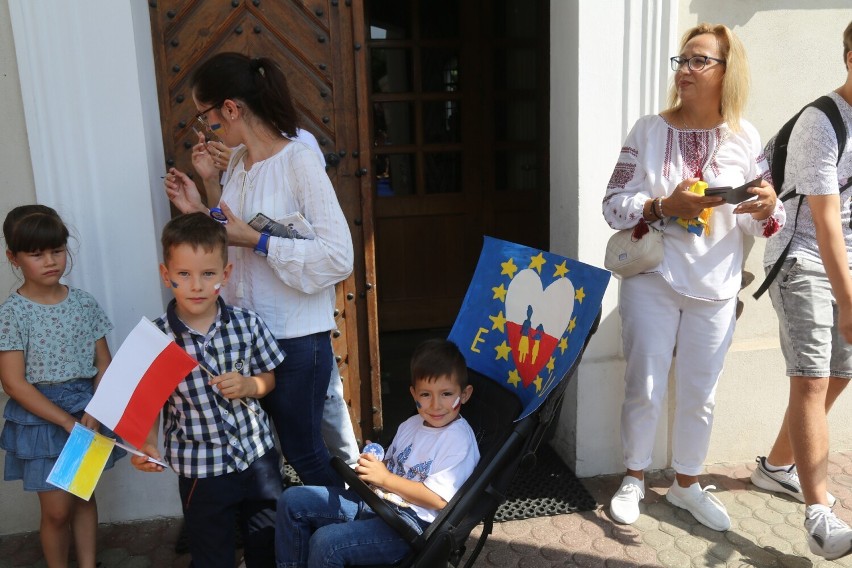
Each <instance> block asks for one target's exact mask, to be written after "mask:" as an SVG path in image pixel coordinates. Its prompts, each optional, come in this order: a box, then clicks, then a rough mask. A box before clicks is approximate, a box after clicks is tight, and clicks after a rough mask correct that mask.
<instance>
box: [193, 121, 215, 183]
mask: <svg viewBox="0 0 852 568" xmlns="http://www.w3.org/2000/svg"><path fill="white" fill-rule="evenodd" d="M196 134H197V136H198V141H197V142H196V143H195V146H193V147H192V167H193V168H195V171H196V173H198V175H200V176H201V179H203V180H214V179H215V180H216V183H219V168H217V167H216V161H215V159H214V158H213V155H214V154H215V153H216V152H215V151H214V152H213V153H210V151H208V148H207V145H208V144H212V142H210V143H208V142H207V139H206V138H204V134H202V133H201V132H196Z"/></svg>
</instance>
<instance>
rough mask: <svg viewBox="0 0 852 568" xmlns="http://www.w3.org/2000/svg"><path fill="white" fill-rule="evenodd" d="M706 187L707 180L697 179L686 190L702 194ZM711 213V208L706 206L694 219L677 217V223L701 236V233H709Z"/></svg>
mask: <svg viewBox="0 0 852 568" xmlns="http://www.w3.org/2000/svg"><path fill="white" fill-rule="evenodd" d="M706 189H707V182H705V181H701V180H698V181H697V182H695V183H693V184H692V185H691V186H690V187H689V190H688V191H691V192H692V193H695V194H696V195H701V196H702V197H703V196H704V190H706ZM712 214H713V208H712V207H707V208H705V209H704V210H703V211H701V214H699V215H698V217H696V218H694V219H684V218H683V217H678V219H677V224H678V225H680V226H682V227H684V228H685V229H686V230H687V231H689V232H690V233H692V234H694V235H697V236H699V237H700V236H701V233H704V234H705V235H709V234H710V216H711V215H712Z"/></svg>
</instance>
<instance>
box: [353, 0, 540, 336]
mask: <svg viewBox="0 0 852 568" xmlns="http://www.w3.org/2000/svg"><path fill="white" fill-rule="evenodd" d="M366 10H367V14H366V21H365V25H366V26H367V29H366V30H365V35H367V37H368V38H369V39H368V42H367V45H368V48H369V53H368V56H369V61H370V72H371V78H370V85H369V87H370V102H371V107H370V110H371V111H372V112H371V117H370V121H371V132H372V136H373V164H372V166H373V167H372V171H371V183H372V185H373V191H374V193H375V195H376V200H375V216H376V234H377V240H376V246H377V265H378V270H379V273H378V274H379V288H378V300H379V320H380V328H381V330H382V331H392V330H401V329H416V328H432V327H444V326H449V325H450V324H452V322H453V321H454V320H455V317H456V314H457V313H458V311H459V308H460V306H461V302H462V299H463V295H464V293H465V290H466V289H467V286H468V283H469V282H470V277H471V276H472V274H473V270H474V268H475V264H476V260H477V258H478V256H479V251H480V249H481V246H482V237H483V235H490V236H494V237H498V238H503V239H506V240H511V241H514V242H518V243H522V244H525V245H529V246H533V247H538V248H544V249H546V248H548V239H549V193H550V184H549V161H548V153H549V143H548V142H549V125H548V121H549V100H550V99H549V61H548V52H549V8H548V2H547V0H408V1H405V2H402V1H399V0H366Z"/></svg>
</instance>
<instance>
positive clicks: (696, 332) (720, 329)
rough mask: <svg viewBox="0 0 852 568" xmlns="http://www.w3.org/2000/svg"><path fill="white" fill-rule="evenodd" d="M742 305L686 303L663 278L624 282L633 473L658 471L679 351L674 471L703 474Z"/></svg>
mask: <svg viewBox="0 0 852 568" xmlns="http://www.w3.org/2000/svg"><path fill="white" fill-rule="evenodd" d="M736 305H737V301H736V298H732V299H730V300H723V301H706V300H697V299H695V298H689V297H687V296H682V295H680V294H678V293H677V292H675V291H674V290H673V289H672V287H671V286H669V284H668V283H667V282H666V281H665V280H664V279H663V278H662V276H660V275H658V274H640V275H638V276H634V277H632V278H626V279H624V280H622V282H621V292H620V300H619V308H618V309H619V313H620V314H621V321H622V331H621V338H622V341H623V344H624V356H625V359H626V361H627V370H626V372H625V377H624V380H625V383H626V385H625V394H624V405H623V406H622V408H621V442H622V445H623V447H624V465H625V466H626V467H627V469H633V470H644V469H646V468H647V467H648V466H650V465H651V454H652V451H653V449H654V438H655V435H656V431H657V421H658V420H659V418H660V412H661V410H662V406H663V399H664V398H665V395H666V390H667V388H668V375H669V369H670V368H671V364H672V358H673V355H674V350H675V346H677V358H676V359H675V368H674V371H675V373H674V374H675V383H674V384H675V413H674V425H673V429H672V467H673V468H674V470H675V471H676V472H677V473H680V474H683V475H698V474H699V473H701V471H702V469H703V466H704V460H705V458H706V457H707V450H708V449H709V447H710V432H711V430H712V428H713V408H714V406H715V394H716V385H717V383H718V381H719V376H720V375H721V374H722V367H723V364H724V361H725V354H726V353H727V351H728V348H729V347H730V345H731V339H732V337H733V334H734V325H735V323H736Z"/></svg>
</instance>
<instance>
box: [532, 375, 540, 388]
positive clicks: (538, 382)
mask: <svg viewBox="0 0 852 568" xmlns="http://www.w3.org/2000/svg"><path fill="white" fill-rule="evenodd" d="M533 384H534V385H535V392H541V377H539V376H536V378H535V380H534V381H533Z"/></svg>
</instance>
